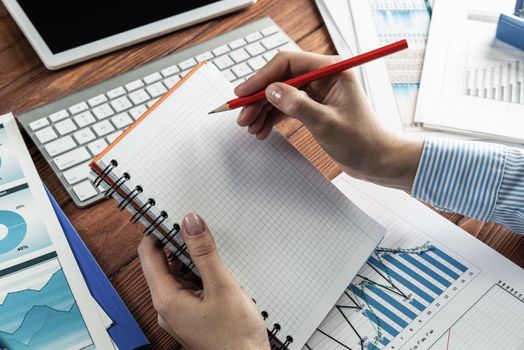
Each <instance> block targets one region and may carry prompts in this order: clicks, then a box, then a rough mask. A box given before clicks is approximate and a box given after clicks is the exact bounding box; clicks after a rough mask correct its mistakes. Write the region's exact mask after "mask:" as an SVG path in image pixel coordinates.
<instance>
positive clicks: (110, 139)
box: [106, 130, 123, 143]
mask: <svg viewBox="0 0 524 350" xmlns="http://www.w3.org/2000/svg"><path fill="white" fill-rule="evenodd" d="M122 133H123V131H122V130H118V131H115V132H114V133H112V134H109V135H107V137H106V139H107V142H109V143H112V142H113V141H115V140H116V138H117V137H118V136H120V135H122Z"/></svg>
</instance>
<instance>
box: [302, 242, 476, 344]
mask: <svg viewBox="0 0 524 350" xmlns="http://www.w3.org/2000/svg"><path fill="white" fill-rule="evenodd" d="M474 275H475V273H474V271H473V270H470V269H469V268H468V267H467V266H466V265H465V264H464V263H463V262H460V261H459V260H458V259H457V258H455V257H452V256H451V255H450V254H449V253H446V252H444V251H443V250H442V249H440V248H438V247H436V246H434V245H431V244H430V243H429V242H428V243H425V244H423V245H420V246H415V247H413V248H411V249H406V248H394V249H391V248H377V249H376V251H375V253H374V254H373V256H371V257H370V258H369V260H368V261H367V264H366V266H365V267H364V268H363V269H362V270H361V271H360V273H359V274H358V275H357V277H356V278H355V280H353V281H352V282H351V284H350V285H349V286H348V287H347V289H346V291H345V292H344V295H343V296H342V297H341V298H340V299H339V301H338V302H337V304H336V305H335V307H334V308H333V309H332V311H331V312H330V314H329V315H328V316H327V317H326V319H325V320H324V322H323V323H322V324H321V325H320V327H319V328H318V332H317V333H316V334H315V335H314V336H313V337H312V338H311V339H310V341H308V345H307V347H306V349H317V348H318V349H324V348H325V349H362V350H364V349H367V350H378V349H383V348H384V347H386V346H387V345H388V344H390V342H391V341H392V340H393V339H394V338H395V337H397V336H398V335H399V334H400V333H401V332H402V331H403V330H405V329H407V328H411V329H412V330H414V329H415V328H416V327H417V325H413V323H414V321H415V320H421V319H422V318H428V317H430V316H431V315H432V314H433V313H434V312H435V311H430V312H429V315H428V311H429V308H430V306H431V305H432V304H438V307H439V308H441V307H443V306H444V303H445V301H444V300H439V298H440V297H441V296H443V295H445V296H446V297H445V298H444V299H445V300H450V299H451V297H452V295H454V294H456V293H457V292H458V291H459V290H460V289H461V286H464V285H466V283H467V280H469V278H472V277H473V276H474ZM463 277H464V278H463ZM440 299H442V298H440Z"/></svg>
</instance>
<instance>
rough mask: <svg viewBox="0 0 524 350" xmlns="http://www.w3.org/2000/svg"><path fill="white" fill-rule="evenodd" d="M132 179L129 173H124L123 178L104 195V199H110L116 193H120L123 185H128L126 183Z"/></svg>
mask: <svg viewBox="0 0 524 350" xmlns="http://www.w3.org/2000/svg"><path fill="white" fill-rule="evenodd" d="M130 179H131V176H130V175H129V174H128V173H124V174H122V176H120V178H119V179H118V180H116V181H115V182H114V183H113V184H112V185H111V187H109V188H108V189H107V191H106V193H105V195H104V197H106V198H108V197H110V196H111V195H112V194H113V193H115V192H116V191H118V190H119V189H120V187H122V185H123V184H125V183H126V181H128V180H130Z"/></svg>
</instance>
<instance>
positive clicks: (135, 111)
mask: <svg viewBox="0 0 524 350" xmlns="http://www.w3.org/2000/svg"><path fill="white" fill-rule="evenodd" d="M145 111H147V107H146V105H145V104H144V105H140V106H136V107H135V108H131V109H130V110H129V114H131V117H133V119H134V120H137V119H138V118H140V116H141V115H142V114H144V112H145Z"/></svg>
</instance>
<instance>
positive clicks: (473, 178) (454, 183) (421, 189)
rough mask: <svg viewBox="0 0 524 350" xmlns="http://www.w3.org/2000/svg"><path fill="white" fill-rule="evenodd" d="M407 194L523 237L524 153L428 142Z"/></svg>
mask: <svg viewBox="0 0 524 350" xmlns="http://www.w3.org/2000/svg"><path fill="white" fill-rule="evenodd" d="M412 195H413V196H414V197H416V198H418V199H421V200H423V201H426V202H429V203H430V204H432V205H433V206H435V207H437V208H439V209H442V210H446V211H453V212H457V213H460V214H463V215H466V216H470V217H473V218H476V219H479V220H482V221H494V222H498V223H501V224H503V225H505V226H507V227H509V228H511V229H513V230H514V231H516V232H519V233H522V234H524V152H523V151H521V150H518V149H512V148H507V147H504V146H501V145H496V144H490V143H484V142H472V141H452V140H438V139H428V140H426V142H425V144H424V149H423V152H422V156H421V160H420V164H419V168H418V170H417V174H416V177H415V181H414V183H413V188H412Z"/></svg>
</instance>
